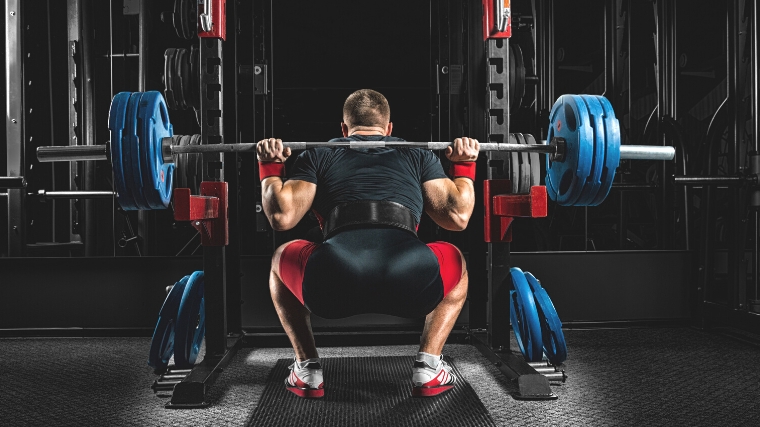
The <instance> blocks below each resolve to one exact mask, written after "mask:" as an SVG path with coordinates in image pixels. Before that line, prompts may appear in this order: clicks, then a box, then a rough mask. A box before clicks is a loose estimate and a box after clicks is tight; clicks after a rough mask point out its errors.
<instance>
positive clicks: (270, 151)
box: [256, 138, 317, 231]
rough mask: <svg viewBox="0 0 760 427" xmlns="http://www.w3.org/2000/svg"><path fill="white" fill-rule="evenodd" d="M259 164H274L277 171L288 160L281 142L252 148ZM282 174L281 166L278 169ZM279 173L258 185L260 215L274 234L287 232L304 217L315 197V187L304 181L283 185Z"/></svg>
mask: <svg viewBox="0 0 760 427" xmlns="http://www.w3.org/2000/svg"><path fill="white" fill-rule="evenodd" d="M256 154H257V157H258V159H259V162H261V164H260V165H259V167H260V168H262V166H263V165H265V164H269V166H270V167H271V166H272V165H273V164H274V166H275V167H274V169H277V168H278V165H281V164H282V163H284V162H285V160H286V159H287V158H288V156H290V148H285V149H283V146H282V140H279V139H274V138H270V139H265V140H262V141H259V143H258V144H257V145H256ZM281 170H282V171H284V166H282V169H281ZM282 175H283V174H282V173H280V174H278V175H272V176H267V177H265V178H264V179H262V181H261V201H262V204H263V208H264V214H265V215H266V216H267V219H269V223H270V224H272V228H273V229H275V230H277V231H284V230H290V229H291V228H293V227H295V226H296V224H298V221H300V220H301V218H303V216H304V215H306V212H308V211H309V209H311V204H312V203H313V202H314V196H315V195H316V194H317V185H316V184H313V183H311V182H307V181H300V180H289V181H283V179H282V178H283V177H282Z"/></svg>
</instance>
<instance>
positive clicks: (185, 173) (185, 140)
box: [180, 135, 195, 188]
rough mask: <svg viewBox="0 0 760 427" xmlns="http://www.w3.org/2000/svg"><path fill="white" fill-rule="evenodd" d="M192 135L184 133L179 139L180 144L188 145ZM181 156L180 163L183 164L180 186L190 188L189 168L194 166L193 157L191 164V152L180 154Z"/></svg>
mask: <svg viewBox="0 0 760 427" xmlns="http://www.w3.org/2000/svg"><path fill="white" fill-rule="evenodd" d="M191 139H192V137H191V136H190V135H185V136H183V137H182V138H181V139H180V145H190V140H191ZM180 156H182V165H183V166H184V167H183V169H182V188H192V187H191V186H190V168H191V167H192V168H195V161H194V160H195V159H193V162H192V164H191V162H190V157H189V156H191V154H187V153H184V154H180Z"/></svg>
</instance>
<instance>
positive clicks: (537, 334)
mask: <svg viewBox="0 0 760 427" xmlns="http://www.w3.org/2000/svg"><path fill="white" fill-rule="evenodd" d="M509 272H510V275H511V276H512V285H513V286H514V290H513V291H509V300H510V310H509V318H510V320H511V322H512V329H513V330H514V331H515V338H517V345H518V346H520V351H521V352H522V354H523V356H524V357H525V360H526V361H528V362H537V361H539V360H541V358H542V357H543V341H542V339H541V322H540V320H539V318H538V310H537V309H536V302H535V300H534V298H533V292H531V290H530V285H529V284H528V281H527V280H526V279H525V274H524V273H523V272H522V270H520V269H519V268H517V267H512V268H511V269H510V270H509ZM175 359H176V356H175Z"/></svg>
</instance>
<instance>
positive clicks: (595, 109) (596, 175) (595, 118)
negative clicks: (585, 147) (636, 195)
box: [575, 95, 606, 206]
mask: <svg viewBox="0 0 760 427" xmlns="http://www.w3.org/2000/svg"><path fill="white" fill-rule="evenodd" d="M580 97H581V99H583V102H585V103H586V108H587V109H588V112H589V114H590V123H591V127H592V128H593V129H594V150H593V151H592V153H593V154H592V157H591V173H590V174H589V176H588V179H586V184H585V185H584V186H583V193H581V196H580V197H579V198H578V200H577V201H576V202H575V206H589V205H590V204H591V202H592V201H593V200H594V197H596V194H597V193H598V192H599V187H600V186H601V185H602V181H601V179H602V166H604V153H605V151H606V148H605V140H606V135H605V127H604V110H603V109H602V105H601V104H599V101H598V100H597V99H596V96H593V95H581V96H580Z"/></svg>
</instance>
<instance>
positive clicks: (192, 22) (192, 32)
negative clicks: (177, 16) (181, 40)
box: [185, 0, 198, 40]
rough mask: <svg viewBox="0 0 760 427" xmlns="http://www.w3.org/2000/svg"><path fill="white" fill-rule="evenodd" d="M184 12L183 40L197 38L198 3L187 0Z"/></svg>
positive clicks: (195, 0)
mask: <svg viewBox="0 0 760 427" xmlns="http://www.w3.org/2000/svg"><path fill="white" fill-rule="evenodd" d="M185 10H186V14H185V38H186V39H187V40H192V39H194V38H196V37H198V1H197V0H187V8H186V9H185Z"/></svg>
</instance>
